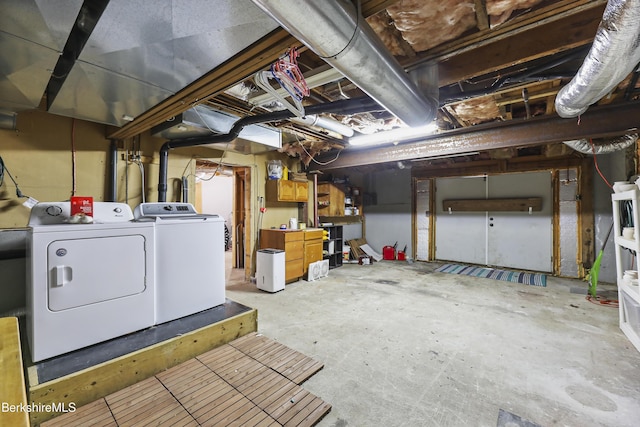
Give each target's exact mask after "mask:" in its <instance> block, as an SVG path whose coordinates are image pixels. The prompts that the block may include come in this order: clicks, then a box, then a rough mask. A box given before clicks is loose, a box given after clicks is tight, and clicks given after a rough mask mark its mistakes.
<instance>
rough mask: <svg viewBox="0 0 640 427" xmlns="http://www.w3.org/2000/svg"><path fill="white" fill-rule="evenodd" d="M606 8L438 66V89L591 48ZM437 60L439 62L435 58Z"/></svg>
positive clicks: (484, 46) (477, 49)
mask: <svg viewBox="0 0 640 427" xmlns="http://www.w3.org/2000/svg"><path fill="white" fill-rule="evenodd" d="M603 11H604V6H597V7H591V8H589V9H586V10H583V11H581V12H579V13H576V14H573V15H569V16H565V17H564V18H562V19H559V20H552V21H551V22H547V23H544V24H539V25H532V26H531V28H528V29H526V30H523V31H521V32H518V33H517V34H512V35H511V36H510V37H506V38H505V37H503V38H492V39H490V40H489V43H483V44H482V45H480V46H475V47H472V48H471V47H470V48H469V49H467V50H466V51H465V52H464V53H459V54H457V55H455V56H453V57H451V58H449V59H447V60H445V61H443V62H441V63H440V64H439V74H440V75H439V85H440V86H441V87H442V86H447V85H449V84H453V83H457V82H459V81H462V80H465V79H469V78H472V77H475V76H479V75H483V74H487V73H490V72H491V71H494V70H499V69H502V68H505V67H509V66H512V65H515V64H521V63H524V62H527V61H532V60H534V59H538V58H541V57H543V56H547V55H551V54H553V53H558V52H562V51H566V50H569V49H572V48H575V47H579V46H583V45H586V44H589V43H591V42H592V41H593V35H594V34H595V33H596V30H597V28H598V24H599V23H600V19H601V18H602V13H603ZM434 59H438V58H434Z"/></svg>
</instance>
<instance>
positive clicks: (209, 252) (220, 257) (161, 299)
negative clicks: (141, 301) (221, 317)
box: [134, 202, 225, 324]
mask: <svg viewBox="0 0 640 427" xmlns="http://www.w3.org/2000/svg"><path fill="white" fill-rule="evenodd" d="M134 217H135V219H136V221H138V222H139V223H141V224H144V223H151V224H153V226H154V228H155V243H156V246H155V253H156V272H155V276H156V282H155V283H156V293H155V323H156V324H160V323H164V322H169V321H171V320H175V319H178V318H181V317H185V316H188V315H191V314H194V313H198V312H200V311H203V310H207V309H210V308H213V307H215V306H218V305H220V304H224V302H225V270H224V252H225V241H224V219H223V218H222V217H220V216H219V215H204V214H198V213H197V212H196V210H195V208H194V207H193V205H192V204H190V203H175V202H171V203H169V202H157V203H142V204H141V205H139V206H137V207H136V208H135V210H134Z"/></svg>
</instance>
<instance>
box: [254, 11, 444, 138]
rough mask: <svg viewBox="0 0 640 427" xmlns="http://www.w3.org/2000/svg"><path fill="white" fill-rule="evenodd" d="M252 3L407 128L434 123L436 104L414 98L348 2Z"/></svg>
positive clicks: (413, 91) (415, 91) (415, 92)
mask: <svg viewBox="0 0 640 427" xmlns="http://www.w3.org/2000/svg"><path fill="white" fill-rule="evenodd" d="M252 1H253V2H254V3H255V4H256V5H257V6H258V7H260V8H261V9H262V10H264V11H265V12H266V13H268V14H269V15H270V16H271V17H273V19H275V20H276V21H277V22H278V23H279V24H280V25H281V26H282V27H283V28H284V29H285V30H287V31H288V32H289V33H290V34H291V35H293V36H294V37H295V38H297V39H298V40H300V41H301V42H302V43H304V44H305V45H306V46H308V47H309V48H310V49H311V50H313V51H314V52H315V53H316V54H317V55H318V56H320V57H321V58H322V59H323V60H325V61H326V62H327V63H328V64H330V65H331V66H333V67H334V68H335V69H337V70H338V71H340V72H341V73H342V74H344V76H345V77H346V78H348V79H349V80H350V81H351V82H353V83H354V84H355V85H356V86H358V87H359V88H360V89H362V90H363V91H364V92H365V93H366V94H367V95H369V96H370V97H371V98H373V99H374V100H375V101H377V102H378V104H380V105H381V106H383V107H384V108H385V109H387V110H388V111H389V112H391V113H392V114H394V115H395V116H397V117H398V118H400V119H401V120H402V121H403V122H405V123H406V124H407V125H409V126H422V125H425V124H427V123H430V122H431V121H432V120H433V118H434V117H435V114H436V111H437V104H438V103H437V100H432V99H427V98H426V97H425V96H424V95H423V94H422V93H421V92H420V90H419V89H418V88H417V86H416V85H415V84H414V83H413V82H412V81H411V79H410V78H409V76H408V74H407V73H406V72H405V70H404V69H403V68H402V67H401V66H400V64H399V63H398V62H397V61H396V59H395V58H394V57H393V55H391V53H390V52H389V51H388V49H387V48H386V47H385V46H384V44H383V43H382V42H381V41H380V39H379V37H378V36H377V35H376V33H375V32H374V31H373V29H372V28H371V27H370V26H369V24H367V22H366V21H365V20H364V18H363V17H362V16H360V14H359V13H358V11H357V10H356V8H355V7H354V5H353V3H352V2H351V1H349V0H334V1H325V0H310V1H291V0H252ZM432 84H437V82H433V83H432Z"/></svg>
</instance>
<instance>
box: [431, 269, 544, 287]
mask: <svg viewBox="0 0 640 427" xmlns="http://www.w3.org/2000/svg"><path fill="white" fill-rule="evenodd" d="M436 271H437V272H440V273H451V274H463V275H465V276H473V277H482V278H486V279H494V280H504V281H507V282H514V283H523V284H525V285H532V286H543V287H545V286H547V276H546V275H545V274H540V273H525V272H523V271H508V270H498V269H495V268H489V267H473V266H470V265H460V264H444V265H443V266H441V267H439V268H438V269H436Z"/></svg>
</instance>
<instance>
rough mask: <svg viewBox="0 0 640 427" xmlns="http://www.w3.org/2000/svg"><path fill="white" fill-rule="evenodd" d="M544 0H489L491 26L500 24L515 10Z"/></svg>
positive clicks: (526, 7)
mask: <svg viewBox="0 0 640 427" xmlns="http://www.w3.org/2000/svg"><path fill="white" fill-rule="evenodd" d="M542 1H543V0H487V13H488V14H489V17H490V18H491V26H492V27H494V26H496V25H500V24H502V23H503V22H505V21H506V20H508V19H509V17H510V16H511V14H512V13H513V12H514V11H515V10H520V9H528V8H530V7H533V6H536V5H537V4H539V3H542Z"/></svg>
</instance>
